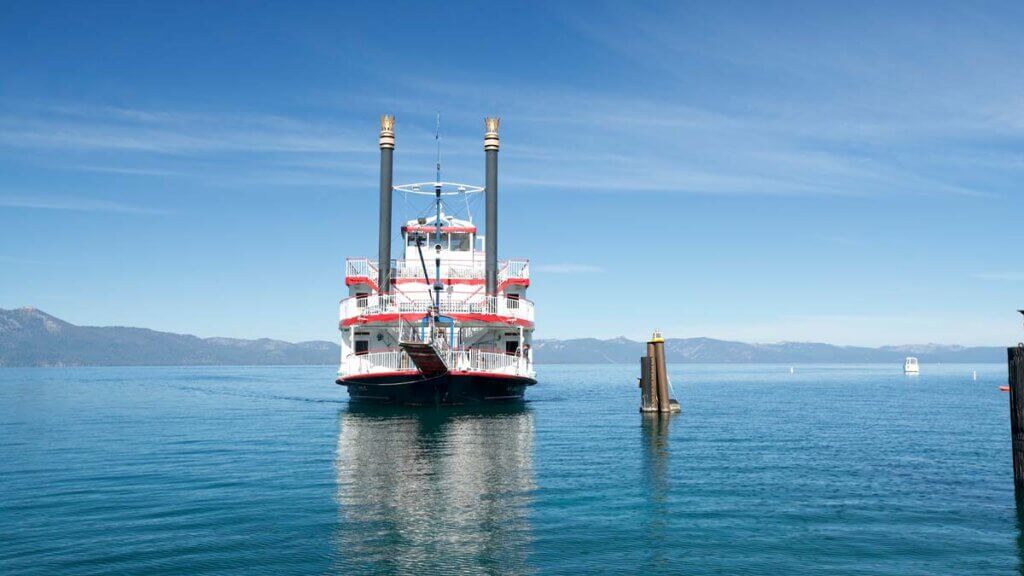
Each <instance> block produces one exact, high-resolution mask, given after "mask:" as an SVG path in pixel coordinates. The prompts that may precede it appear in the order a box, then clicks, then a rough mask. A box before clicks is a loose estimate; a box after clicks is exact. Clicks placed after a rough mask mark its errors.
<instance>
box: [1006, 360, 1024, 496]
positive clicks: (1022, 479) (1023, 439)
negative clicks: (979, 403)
mask: <svg viewBox="0 0 1024 576" xmlns="http://www.w3.org/2000/svg"><path fill="white" fill-rule="evenodd" d="M1007 365H1008V367H1009V372H1010V439H1011V445H1012V448H1013V486H1014V488H1015V489H1016V492H1017V495H1018V497H1019V496H1022V495H1024V345H1017V346H1015V347H1013V348H1009V349H1007Z"/></svg>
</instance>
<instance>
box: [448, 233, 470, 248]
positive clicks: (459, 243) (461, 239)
mask: <svg viewBox="0 0 1024 576" xmlns="http://www.w3.org/2000/svg"><path fill="white" fill-rule="evenodd" d="M451 239H452V248H451V249H452V251H453V252H469V249H470V247H471V246H472V243H471V242H470V237H469V233H468V232H453V233H452V234H451Z"/></svg>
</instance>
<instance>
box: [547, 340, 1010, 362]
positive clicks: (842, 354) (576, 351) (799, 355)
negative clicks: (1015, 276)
mask: <svg viewBox="0 0 1024 576" xmlns="http://www.w3.org/2000/svg"><path fill="white" fill-rule="evenodd" d="M645 353H646V347H645V345H644V343H642V342H634V341H633V340H629V339H627V338H615V339H612V340H597V339H594V338H579V339H575V340H538V341H536V342H535V343H534V358H535V359H536V361H537V363H544V364H579V363H595V362H607V363H616V364H618V363H627V362H628V363H633V362H637V361H638V359H639V357H640V356H642V355H643V354H645ZM907 356H916V357H917V358H918V359H919V360H920V361H921V362H932V363H933V362H948V363H956V362H965V363H966V362H970V363H981V362H1005V361H1006V348H1004V347H996V346H979V347H965V346H955V345H952V346H950V345H942V344H922V345H905V346H882V347H881V348H867V347H861V346H834V345H832V344H819V343H814V342H781V343H778V344H746V343H743V342H730V341H728V340H714V339H712V338H666V339H665V358H666V360H667V361H669V362H690V363H719V362H726V363H776V362H777V363H785V364H800V363H825V364H841V363H889V362H900V363H902V362H903V360H904V358H906V357H907Z"/></svg>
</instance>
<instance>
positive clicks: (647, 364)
mask: <svg viewBox="0 0 1024 576" xmlns="http://www.w3.org/2000/svg"><path fill="white" fill-rule="evenodd" d="M653 380H654V359H653V358H651V357H650V356H644V357H642V358H640V411H641V412H657V411H658V396H657V395H656V394H655V393H654V384H653Z"/></svg>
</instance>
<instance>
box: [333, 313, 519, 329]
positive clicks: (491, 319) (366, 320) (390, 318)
mask: <svg viewBox="0 0 1024 576" xmlns="http://www.w3.org/2000/svg"><path fill="white" fill-rule="evenodd" d="M445 316H450V317H452V318H454V319H456V320H460V321H463V322H467V321H468V322H486V323H489V324H505V325H507V326H522V327H523V328H533V322H530V321H529V320H518V319H513V318H512V317H511V316H498V315H497V314H448V313H446V314H445ZM398 318H399V314H398V313H397V312H395V313H391V314H374V315H371V316H356V317H354V318H346V319H344V320H342V321H341V322H339V323H338V326H339V327H341V328H348V327H349V326H359V325H362V324H372V323H388V322H398ZM401 318H402V320H404V321H406V322H418V321H420V320H422V319H423V313H411V314H402V315H401Z"/></svg>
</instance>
